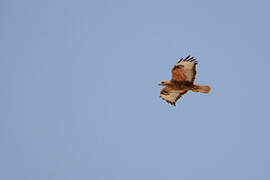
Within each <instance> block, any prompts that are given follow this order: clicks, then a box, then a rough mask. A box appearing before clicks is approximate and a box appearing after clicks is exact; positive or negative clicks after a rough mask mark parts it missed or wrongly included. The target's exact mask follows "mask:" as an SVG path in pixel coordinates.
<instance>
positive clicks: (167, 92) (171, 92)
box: [160, 87, 187, 106]
mask: <svg viewBox="0 0 270 180" xmlns="http://www.w3.org/2000/svg"><path fill="white" fill-rule="evenodd" d="M185 93H187V91H186V90H175V89H171V88H169V87H165V88H162V89H161V91H160V97H161V98H162V99H163V100H165V101H167V102H168V103H170V104H171V105H174V106H175V103H176V101H177V100H178V99H179V98H180V97H181V96H182V95H184V94H185Z"/></svg>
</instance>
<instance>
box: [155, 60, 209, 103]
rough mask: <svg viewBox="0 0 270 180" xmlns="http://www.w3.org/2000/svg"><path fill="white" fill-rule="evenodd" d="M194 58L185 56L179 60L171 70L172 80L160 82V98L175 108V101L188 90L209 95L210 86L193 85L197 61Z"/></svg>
mask: <svg viewBox="0 0 270 180" xmlns="http://www.w3.org/2000/svg"><path fill="white" fill-rule="evenodd" d="M195 60H196V59H195V58H194V57H190V56H187V57H186V58H185V59H183V58H182V59H180V60H179V61H178V62H177V63H176V64H175V66H174V67H173V68H172V79H171V80H164V81H161V82H160V84H159V85H161V86H164V88H162V89H161V91H160V97H161V98H162V99H163V100H165V101H166V102H168V103H170V104H171V105H174V106H175V103H176V101H177V100H178V99H179V98H180V97H181V96H183V95H184V94H186V93H187V92H188V91H189V90H191V91H193V92H201V93H209V91H210V86H207V85H197V84H194V80H195V76H196V65H197V61H195Z"/></svg>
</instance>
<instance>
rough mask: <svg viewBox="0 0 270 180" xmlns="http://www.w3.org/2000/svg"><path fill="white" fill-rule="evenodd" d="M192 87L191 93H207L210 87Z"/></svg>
mask: <svg viewBox="0 0 270 180" xmlns="http://www.w3.org/2000/svg"><path fill="white" fill-rule="evenodd" d="M194 87H195V88H194V89H192V91H193V92H200V93H209V92H210V90H211V88H210V86H207V85H195V86H194Z"/></svg>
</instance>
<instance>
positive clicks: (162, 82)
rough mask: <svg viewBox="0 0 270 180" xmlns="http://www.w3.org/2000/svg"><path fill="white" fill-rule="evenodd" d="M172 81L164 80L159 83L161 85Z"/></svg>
mask: <svg viewBox="0 0 270 180" xmlns="http://www.w3.org/2000/svg"><path fill="white" fill-rule="evenodd" d="M169 83H170V80H163V81H160V83H159V85H160V86H166V85H168V84H169Z"/></svg>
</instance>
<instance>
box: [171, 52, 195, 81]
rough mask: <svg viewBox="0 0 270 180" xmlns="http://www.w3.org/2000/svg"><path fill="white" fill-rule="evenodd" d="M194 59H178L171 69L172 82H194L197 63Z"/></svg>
mask: <svg viewBox="0 0 270 180" xmlns="http://www.w3.org/2000/svg"><path fill="white" fill-rule="evenodd" d="M195 60H196V59H195V58H194V57H190V56H187V57H186V58H185V59H183V58H182V59H180V60H179V61H178V63H177V64H176V65H175V66H174V67H173V68H172V80H175V81H189V82H194V80H195V76H196V64H197V61H195Z"/></svg>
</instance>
